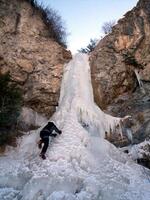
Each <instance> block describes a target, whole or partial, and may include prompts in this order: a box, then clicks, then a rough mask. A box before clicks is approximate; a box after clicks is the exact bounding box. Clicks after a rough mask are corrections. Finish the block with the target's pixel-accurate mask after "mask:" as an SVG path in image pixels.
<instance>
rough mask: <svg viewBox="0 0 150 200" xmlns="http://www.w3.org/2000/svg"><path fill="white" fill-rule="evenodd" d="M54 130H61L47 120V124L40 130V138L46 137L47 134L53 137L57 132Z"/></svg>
mask: <svg viewBox="0 0 150 200" xmlns="http://www.w3.org/2000/svg"><path fill="white" fill-rule="evenodd" d="M54 131H55V132H57V133H59V134H61V130H59V129H58V128H57V127H56V126H55V124H54V123H53V122H48V124H47V125H46V126H45V127H44V128H43V129H42V130H41V132H40V137H41V138H48V137H49V136H52V137H55V136H56V135H57V134H56V133H55V132H54ZM53 132H54V133H53Z"/></svg>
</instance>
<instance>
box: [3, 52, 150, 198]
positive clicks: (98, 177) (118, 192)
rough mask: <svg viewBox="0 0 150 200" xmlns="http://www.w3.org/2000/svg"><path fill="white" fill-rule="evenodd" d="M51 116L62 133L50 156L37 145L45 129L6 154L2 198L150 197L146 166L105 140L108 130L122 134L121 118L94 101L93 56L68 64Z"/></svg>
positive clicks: (78, 55) (79, 55) (81, 57)
mask: <svg viewBox="0 0 150 200" xmlns="http://www.w3.org/2000/svg"><path fill="white" fill-rule="evenodd" d="M51 120H53V121H55V123H56V125H57V126H58V127H59V128H60V129H61V130H62V134H61V135H60V136H58V137H56V138H54V139H53V140H52V141H51V144H50V147H49V149H48V151H47V159H46V160H41V159H40V158H39V149H38V148H37V144H36V143H37V140H38V139H39V132H40V129H39V130H37V131H32V133H30V134H29V135H25V136H23V137H22V138H21V139H19V141H18V147H17V148H15V149H9V150H8V151H7V152H6V154H5V155H4V156H1V157H0V200H149V199H150V183H149V181H148V179H147V176H146V175H145V174H144V173H143V171H142V170H141V166H139V165H137V164H135V163H134V162H132V160H130V158H128V157H127V156H126V155H125V154H123V153H121V152H120V151H119V150H118V149H117V148H116V147H114V146H113V145H112V144H110V143H109V142H108V141H106V140H105V139H104V136H105V132H107V133H110V132H112V133H114V134H115V133H116V134H117V133H120V131H121V129H120V128H121V127H120V120H121V119H120V118H114V117H111V116H109V115H106V114H104V113H103V112H102V111H101V110H100V109H99V108H98V107H97V106H96V104H95V103H94V100H93V91H92V86H91V77H90V67H89V62H88V56H87V55H83V54H77V55H75V56H74V58H73V60H72V61H70V63H69V64H68V65H66V66H65V67H64V76H63V81H62V87H61V94H60V101H59V106H58V108H57V111H56V112H55V114H54V115H53V116H52V118H51ZM41 128H42V127H41ZM147 173H149V171H148V170H147Z"/></svg>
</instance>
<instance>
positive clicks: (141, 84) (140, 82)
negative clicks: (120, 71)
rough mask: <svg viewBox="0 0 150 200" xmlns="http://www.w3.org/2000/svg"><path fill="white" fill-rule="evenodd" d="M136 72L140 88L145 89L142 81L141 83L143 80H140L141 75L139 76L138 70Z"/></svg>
mask: <svg viewBox="0 0 150 200" xmlns="http://www.w3.org/2000/svg"><path fill="white" fill-rule="evenodd" d="M134 72H135V75H136V78H137V81H138V83H139V87H140V88H143V83H142V81H141V78H140V75H139V72H138V70H137V69H135V70H134Z"/></svg>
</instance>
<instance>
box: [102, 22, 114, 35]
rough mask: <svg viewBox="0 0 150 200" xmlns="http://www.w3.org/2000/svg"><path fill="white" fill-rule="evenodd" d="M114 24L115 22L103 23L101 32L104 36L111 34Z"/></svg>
mask: <svg viewBox="0 0 150 200" xmlns="http://www.w3.org/2000/svg"><path fill="white" fill-rule="evenodd" d="M115 24H116V22H115V21H114V20H113V21H109V22H105V23H104V24H103V26H102V31H103V32H104V33H105V34H109V33H111V32H112V27H113V26H114V25H115Z"/></svg>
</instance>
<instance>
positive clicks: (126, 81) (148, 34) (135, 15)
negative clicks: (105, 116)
mask: <svg viewBox="0 0 150 200" xmlns="http://www.w3.org/2000/svg"><path fill="white" fill-rule="evenodd" d="M149 41H150V1H149V0H140V1H139V2H138V4H137V6H136V7H134V8H133V9H132V10H131V11H129V12H127V13H126V14H125V15H124V17H123V18H122V19H120V20H119V21H118V23H117V24H116V25H115V26H114V27H113V29H112V32H111V33H110V34H109V35H106V36H105V37H104V38H103V39H102V40H101V41H100V42H99V44H98V45H97V46H96V48H95V50H94V51H93V52H92V54H91V57H90V62H91V70H92V82H93V88H94V96H95V100H96V102H97V103H98V105H99V106H100V107H103V108H104V107H106V105H108V104H109V103H111V102H112V101H113V99H114V98H116V97H117V96H119V95H120V94H123V93H124V92H128V91H133V90H134V88H135V87H136V85H137V79H136V76H135V72H134V71H135V69H136V68H137V70H138V73H139V75H140V76H141V79H142V80H143V81H150V64H149V63H150V54H149V53H150V43H149ZM131 58H132V60H131ZM126 59H127V60H126ZM126 61H128V62H126Z"/></svg>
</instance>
